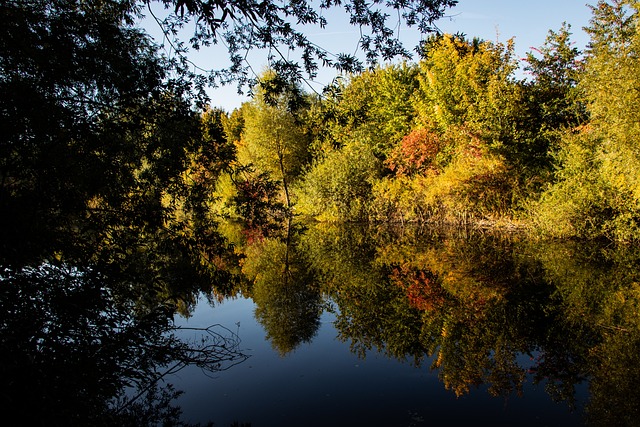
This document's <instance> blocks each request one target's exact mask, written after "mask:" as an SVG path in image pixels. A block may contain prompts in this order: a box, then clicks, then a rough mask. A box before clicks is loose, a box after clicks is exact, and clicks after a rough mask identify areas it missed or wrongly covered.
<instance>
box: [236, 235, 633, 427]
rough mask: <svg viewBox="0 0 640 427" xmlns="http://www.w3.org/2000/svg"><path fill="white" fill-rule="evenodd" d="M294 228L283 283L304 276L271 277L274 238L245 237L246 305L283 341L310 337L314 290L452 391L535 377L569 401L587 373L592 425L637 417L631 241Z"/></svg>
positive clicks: (289, 346) (355, 328)
mask: <svg viewBox="0 0 640 427" xmlns="http://www.w3.org/2000/svg"><path fill="white" fill-rule="evenodd" d="M294 240H295V241H296V244H295V259H297V260H300V261H298V267H297V270H296V274H297V275H298V276H299V277H300V279H299V280H297V281H294V282H296V283H300V284H302V283H307V284H309V283H312V282H313V283H315V285H314V286H306V285H305V286H302V285H295V284H294V283H287V281H286V280H284V281H283V280H282V276H281V274H282V273H283V272H287V271H291V270H289V269H287V268H286V263H285V262H284V261H283V260H284V259H285V255H286V254H288V255H287V256H291V252H290V251H288V250H287V247H286V244H285V243H284V242H283V241H277V240H263V241H262V242H261V243H260V244H259V245H256V244H253V245H250V246H248V247H247V250H246V254H247V260H246V262H247V264H245V267H246V268H245V272H246V273H249V274H248V275H249V279H250V280H252V281H253V282H254V285H253V297H254V300H255V302H256V304H257V306H258V308H257V310H256V315H257V317H258V319H259V320H260V322H261V323H262V324H263V325H264V326H265V328H266V329H267V332H268V334H269V338H270V339H271V340H272V343H273V345H274V346H275V347H277V348H280V349H281V350H282V351H283V352H286V351H291V350H293V348H295V346H296V345H298V344H299V343H300V342H304V341H306V340H310V339H311V338H312V337H313V333H314V332H313V331H314V330H315V329H314V328H315V326H314V325H316V322H317V319H318V309H319V307H321V306H322V302H321V300H323V301H325V303H326V305H332V306H333V307H334V311H335V315H336V318H337V320H336V321H335V327H336V329H337V331H338V335H339V338H340V339H341V340H343V341H346V342H349V343H350V346H351V349H352V351H353V352H355V353H356V354H358V355H360V356H361V357H365V356H366V354H367V353H368V352H370V351H372V350H373V351H378V352H380V353H382V354H385V355H386V356H388V357H390V358H395V359H398V360H407V361H411V363H413V364H415V365H417V366H421V365H422V364H423V363H425V362H426V361H429V363H431V367H432V369H434V370H436V371H437V372H438V375H439V378H440V380H441V381H442V383H443V384H444V387H446V388H447V389H449V390H451V391H452V392H453V393H455V394H456V395H457V396H462V395H465V394H468V393H471V392H472V391H473V390H474V389H476V388H478V387H480V386H483V388H484V387H486V388H487V390H488V392H489V393H490V394H491V395H493V396H503V397H508V396H512V395H514V394H515V395H521V394H523V393H524V392H526V387H527V384H540V385H543V386H544V387H545V389H546V391H547V393H548V394H549V395H550V396H551V397H552V398H553V399H554V400H556V401H559V402H565V403H566V404H567V405H568V407H569V409H570V410H572V409H576V408H578V406H580V405H578V403H577V401H576V398H577V396H576V389H577V387H578V386H579V385H581V384H583V383H586V384H588V387H589V391H590V393H589V394H590V396H589V400H588V402H587V403H586V407H585V408H584V409H585V419H586V420H587V422H588V423H589V424H591V425H634V424H635V423H636V421H637V419H639V416H640V395H639V392H638V387H637V386H636V385H637V383H638V380H640V369H639V368H638V366H640V363H639V362H640V351H639V350H640V316H639V314H638V313H640V310H639V309H640V286H639V285H638V283H640V250H638V249H637V248H633V247H626V246H622V247H617V248H612V247H607V246H601V245H598V244H594V243H593V242H590V243H588V244H580V243H578V242H535V241H530V240H527V239H525V238H523V237H522V236H519V235H514V234H510V235H501V234H493V233H487V232H469V231H464V230H456V231H448V232H447V231H443V230H440V231H438V232H435V231H430V232H428V231H425V230H408V229H406V228H405V229H403V230H401V231H400V232H393V231H389V230H379V229H375V228H371V227H358V226H349V227H340V226H327V225H318V226H310V227H309V229H308V230H306V231H304V232H301V233H299V234H298V235H297V236H296V237H295V238H294ZM289 249H291V248H289ZM290 261H291V259H289V262H290ZM305 268H306V269H307V270H304V269H305ZM283 313H284V314H283ZM304 313H307V314H308V315H309V317H307V318H306V320H305V318H304V316H303V315H304ZM298 327H299V328H300V329H296V328H298ZM276 331H278V332H276ZM283 335H286V336H287V337H288V338H287V339H285V338H283Z"/></svg>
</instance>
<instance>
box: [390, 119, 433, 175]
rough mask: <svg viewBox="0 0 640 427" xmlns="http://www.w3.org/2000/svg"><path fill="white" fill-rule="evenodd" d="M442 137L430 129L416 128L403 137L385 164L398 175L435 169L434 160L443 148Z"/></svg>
mask: <svg viewBox="0 0 640 427" xmlns="http://www.w3.org/2000/svg"><path fill="white" fill-rule="evenodd" d="M442 145H443V144H442V141H441V139H440V137H439V136H438V135H437V134H435V133H434V132H433V131H431V130H428V129H416V130H414V131H412V132H411V133H410V134H409V135H407V136H405V137H404V138H402V141H401V142H400V144H399V145H398V146H396V147H395V148H394V149H393V150H392V151H391V153H390V154H389V157H388V158H387V160H386V162H385V165H386V166H387V167H388V168H389V169H391V170H392V171H394V172H395V173H396V174H397V175H413V174H415V173H424V172H426V171H428V170H434V169H435V167H434V165H433V161H434V160H435V158H436V155H437V154H438V153H439V152H440V149H441V148H442Z"/></svg>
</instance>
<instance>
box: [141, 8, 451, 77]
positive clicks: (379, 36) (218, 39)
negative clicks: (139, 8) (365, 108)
mask: <svg viewBox="0 0 640 427" xmlns="http://www.w3.org/2000/svg"><path fill="white" fill-rule="evenodd" d="M141 1H142V2H143V3H144V4H146V5H147V6H149V10H151V7H150V6H151V5H152V4H153V3H156V2H161V3H162V4H163V5H164V7H165V8H166V9H167V11H168V12H169V15H168V16H167V17H166V18H163V19H159V18H156V19H157V21H158V23H160V24H161V26H162V28H163V31H164V34H165V36H166V37H167V38H168V39H169V40H171V42H172V44H173V48H174V49H176V50H177V52H178V53H179V56H180V57H181V58H182V61H183V65H185V66H186V65H187V64H188V60H187V59H186V52H187V49H188V47H189V46H190V47H191V48H193V49H200V48H201V47H206V46H211V45H217V44H223V45H224V46H226V47H227V50H228V54H229V59H230V65H229V66H228V67H226V68H220V69H215V70H209V71H208V73H207V77H206V79H207V83H208V84H211V85H214V86H215V85H220V84H228V83H231V82H237V83H238V87H239V88H242V87H244V86H245V85H246V84H247V83H253V82H252V80H253V77H254V76H253V73H252V71H251V65H250V64H248V63H247V61H246V56H247V54H248V52H249V51H251V50H252V49H264V50H266V51H267V52H268V61H269V64H268V65H269V67H270V68H272V69H273V70H275V71H276V72H277V73H278V74H280V75H282V76H283V77H284V78H286V79H287V80H297V81H299V80H301V79H303V78H309V79H313V78H314V77H315V76H316V74H317V72H318V70H319V67H320V66H322V67H329V68H333V69H336V70H338V71H343V72H359V71H362V70H363V69H364V68H365V67H372V66H374V65H375V64H377V63H378V62H379V61H380V60H381V59H382V60H390V59H393V58H396V57H405V58H409V57H411V49H410V48H408V47H406V46H404V45H403V44H402V43H401V41H400V40H399V38H398V35H399V34H398V31H397V30H398V28H399V26H400V24H404V25H406V26H407V27H413V28H417V29H418V30H420V32H422V33H433V32H435V31H437V28H436V27H435V24H434V23H435V21H436V20H438V19H439V18H441V17H442V16H443V15H444V13H445V11H446V9H447V8H450V7H453V6H455V5H456V4H457V0H371V1H365V0H346V1H342V0H322V1H320V2H307V1H301V0H277V1H276V0H274V1H257V0H236V1H225V0H141ZM340 13H342V14H346V15H347V16H348V17H349V22H350V24H351V25H353V26H354V27H356V28H359V30H360V34H361V35H360V39H359V41H358V48H359V49H361V51H362V52H363V53H364V60H363V59H360V58H358V57H356V56H355V55H354V54H348V53H344V52H328V51H327V50H325V49H323V48H322V47H320V46H318V45H317V44H315V43H314V42H313V41H311V40H310V39H309V38H308V37H307V34H308V30H309V29H310V28H320V29H323V28H325V27H326V25H327V23H328V19H331V18H327V17H328V16H337V14H340ZM188 23H195V30H194V33H193V36H192V37H191V38H190V39H189V40H188V41H185V40H179V37H178V34H179V32H180V31H181V30H182V29H184V28H185V25H187V24H188ZM291 51H293V52H297V53H299V58H300V59H298V58H296V59H290V58H289V56H288V53H289V52H291ZM190 65H191V68H193V64H190Z"/></svg>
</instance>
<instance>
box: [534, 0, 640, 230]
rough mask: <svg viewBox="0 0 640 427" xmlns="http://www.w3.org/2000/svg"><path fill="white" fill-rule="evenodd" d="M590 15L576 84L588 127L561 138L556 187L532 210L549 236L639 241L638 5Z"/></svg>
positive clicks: (607, 5) (610, 6) (600, 8)
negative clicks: (586, 113) (586, 40)
mask: <svg viewBox="0 0 640 427" xmlns="http://www.w3.org/2000/svg"><path fill="white" fill-rule="evenodd" d="M592 9H593V18H592V21H591V25H590V26H589V27H588V28H587V30H588V32H589V33H590V35H591V43H590V45H589V49H588V50H587V52H586V55H587V56H586V60H585V66H584V67H585V68H584V73H583V76H582V77H581V79H580V82H579V84H578V88H579V89H580V91H581V93H582V94H583V96H584V98H585V102H586V108H587V111H588V113H589V114H590V123H589V124H588V125H587V126H583V127H582V128H580V129H577V134H571V133H567V134H566V136H565V137H564V138H563V141H562V143H561V146H560V150H559V153H558V163H559V168H558V170H557V172H556V177H555V178H556V182H555V184H554V185H552V186H551V187H550V188H549V189H548V190H547V191H546V192H545V193H544V194H543V195H542V198H541V200H540V202H539V204H537V205H535V206H534V209H533V217H534V220H536V221H537V224H538V225H539V227H540V228H541V229H543V230H546V231H548V232H549V233H551V234H556V235H564V236H579V237H596V236H604V237H607V238H610V239H614V240H637V239H638V238H640V227H639V224H640V192H639V190H638V189H639V188H640V181H639V178H638V177H639V176H640V175H639V174H638V171H639V170H640V157H639V156H638V152H637V151H638V150H637V144H636V141H637V139H638V135H639V133H638V130H639V129H640V121H639V119H638V117H640V110H639V109H638V105H640V98H639V97H640V95H638V93H639V92H640V90H639V87H640V86H639V84H638V79H637V75H638V71H639V70H640V61H639V60H638V55H637V53H638V51H639V50H640V36H639V35H638V31H637V29H638V23H639V22H640V12H639V6H638V4H637V2H634V1H622V0H621V1H617V0H616V1H612V2H605V1H600V2H599V3H598V4H597V5H596V6H594V7H593V8H592ZM561 212H563V213H566V214H567V215H564V216H562V215H560V213H561Z"/></svg>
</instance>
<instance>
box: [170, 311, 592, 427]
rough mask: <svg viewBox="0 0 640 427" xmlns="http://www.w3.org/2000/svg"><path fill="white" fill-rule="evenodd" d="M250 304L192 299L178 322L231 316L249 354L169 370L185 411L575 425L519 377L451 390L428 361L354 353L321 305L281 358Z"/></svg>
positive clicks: (230, 417) (407, 422)
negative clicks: (210, 366) (316, 319)
mask: <svg viewBox="0 0 640 427" xmlns="http://www.w3.org/2000/svg"><path fill="white" fill-rule="evenodd" d="M254 309H255V305H254V304H253V302H252V301H251V300H246V299H237V300H231V301H227V302H225V303H223V304H221V305H218V306H216V307H214V308H212V307H210V306H208V305H207V304H206V303H201V304H200V305H199V306H198V308H197V310H196V311H195V312H194V315H193V316H192V317H191V318H190V319H189V320H188V321H186V322H185V323H186V324H187V325H188V326H196V327H205V326H208V325H210V324H213V323H221V324H223V325H225V326H227V327H229V328H231V329H233V330H235V329H236V326H235V324H236V323H237V322H240V327H239V330H238V332H239V335H240V338H241V339H242V344H241V348H242V349H243V350H245V351H246V352H247V353H248V354H250V355H251V357H250V358H249V359H248V360H247V361H245V362H244V363H242V364H240V365H237V366H234V367H233V368H231V369H230V370H227V371H224V372H220V373H218V374H216V375H215V376H214V378H211V377H208V376H206V375H203V374H202V372H201V371H200V370H199V369H185V370H183V371H181V372H180V373H178V374H177V375H176V376H175V377H173V378H170V379H169V382H171V383H173V384H174V385H175V386H176V388H178V389H181V390H184V391H185V394H184V395H183V396H182V397H181V399H180V400H179V403H180V404H181V406H182V409H183V410H184V415H185V419H186V420H188V421H191V422H203V423H204V422H207V421H214V422H215V425H218V426H228V425H230V424H231V423H232V422H234V421H238V422H250V423H251V425H252V427H263V426H266V427H270V426H277V427H287V426H309V427H313V426H334V427H339V426H360V425H362V426H370V427H375V426H385V427H393V426H426V425H429V426H430V425H493V426H502V425H504V426H507V425H518V426H527V425H530V426H534V425H535V426H538V425H550V426H551V425H553V426H555V425H557V426H560V425H562V426H571V425H580V423H579V415H578V414H573V415H572V414H570V413H568V411H567V407H566V405H565V404H562V403H560V404H554V403H552V402H551V400H550V398H549V396H548V395H547V394H546V393H545V392H544V390H543V388H542V387H541V386H540V387H528V388H527V386H525V387H526V388H525V392H524V397H522V398H520V397H516V396H512V397H510V398H509V399H508V400H505V399H502V398H498V399H494V398H491V397H490V396H489V394H488V393H487V391H486V387H482V388H481V389H480V390H472V392H471V394H470V395H468V396H463V397H460V398H458V399H456V397H455V395H454V394H453V392H450V391H447V390H445V389H444V386H443V384H442V383H441V382H440V381H439V380H438V378H437V373H435V372H434V371H431V370H430V366H431V361H430V360H427V361H425V362H424V364H423V367H422V368H419V369H418V368H413V367H412V366H411V365H410V364H409V363H402V362H399V361H396V360H389V359H387V358H385V357H383V356H380V355H378V354H376V353H370V354H369V355H368V356H367V357H366V359H364V360H362V359H358V358H357V357H356V356H354V355H353V354H352V353H351V352H350V350H349V343H341V342H339V341H338V340H336V334H337V333H336V331H335V329H334V328H333V327H332V322H333V320H334V317H333V315H332V314H329V313H325V314H323V316H322V319H321V320H322V326H321V327H320V330H319V331H318V334H317V335H316V336H315V338H314V340H313V342H311V343H309V344H303V345H301V346H300V347H298V348H297V349H296V350H295V351H294V352H292V353H290V354H288V355H287V356H285V357H281V356H279V355H278V353H277V352H276V351H275V350H273V349H272V348H271V344H270V343H269V342H267V341H265V339H264V338H265V332H264V330H263V329H262V327H261V326H260V325H259V324H258V323H257V322H256V320H255V319H254V317H253V312H254ZM527 359H528V356H527ZM518 362H524V360H521V359H519V360H518ZM523 366H525V367H527V366H528V364H527V363H526V362H524V363H523ZM529 384H530V383H529Z"/></svg>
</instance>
